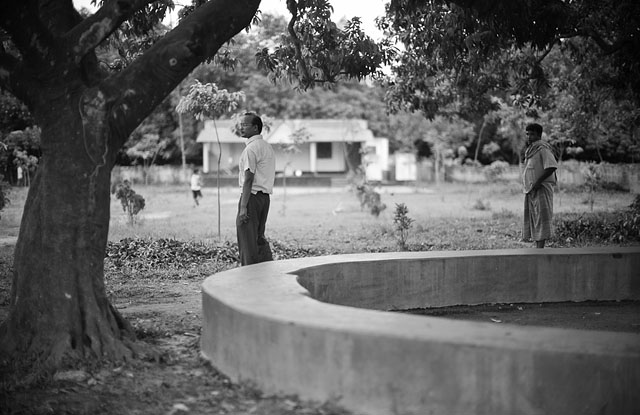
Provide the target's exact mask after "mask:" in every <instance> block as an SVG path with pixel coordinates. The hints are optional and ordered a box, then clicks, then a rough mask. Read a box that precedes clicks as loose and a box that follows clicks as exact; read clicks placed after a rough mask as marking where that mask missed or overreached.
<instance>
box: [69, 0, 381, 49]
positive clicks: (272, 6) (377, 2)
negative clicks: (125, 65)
mask: <svg viewBox="0 0 640 415" xmlns="http://www.w3.org/2000/svg"><path fill="white" fill-rule="evenodd" d="M330 2H331V5H332V6H333V21H334V22H339V21H340V20H341V19H342V18H347V19H350V18H352V17H354V16H357V17H360V20H361V21H362V28H363V30H364V31H365V33H366V34H368V35H369V36H371V37H372V38H373V39H374V40H380V38H381V37H382V34H381V33H380V31H378V30H377V29H376V27H375V18H376V17H379V16H382V15H383V14H384V5H385V3H386V2H388V0H331V1H330ZM73 3H74V5H75V6H76V7H77V8H80V7H86V8H87V9H89V10H91V11H94V10H95V7H94V6H92V5H91V1H90V0H73ZM175 3H176V10H174V16H172V17H173V22H176V21H177V10H178V9H179V8H180V5H181V4H185V3H187V1H184V0H183V1H180V0H176V1H175ZM260 10H262V12H263V13H266V12H269V13H271V14H280V15H284V16H289V12H288V11H287V6H286V0H262V2H261V3H260ZM171 23H172V21H171V17H169V18H168V19H167V20H165V24H168V25H171Z"/></svg>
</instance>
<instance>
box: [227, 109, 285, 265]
mask: <svg viewBox="0 0 640 415" xmlns="http://www.w3.org/2000/svg"><path fill="white" fill-rule="evenodd" d="M261 133H262V119H260V117H258V116H257V115H256V114H253V113H245V114H244V116H243V117H242V121H241V124H240V135H241V136H242V137H244V138H246V139H247V145H246V147H245V148H244V150H243V151H242V154H241V155H240V161H239V167H240V173H239V184H240V187H241V188H242V194H241V196H240V202H239V203H238V216H237V217H236V229H237V234H238V250H239V251H240V265H250V264H256V263H258V262H264V261H271V260H272V259H273V257H272V254H271V248H270V247H269V243H268V242H267V239H266V238H265V236H264V232H265V227H266V223H267V215H268V213H269V204H270V196H269V195H270V194H271V193H273V182H274V181H275V178H276V158H275V153H274V151H273V148H272V147H271V144H269V143H267V142H266V141H265V140H264V139H263V138H262V135H260V134H261Z"/></svg>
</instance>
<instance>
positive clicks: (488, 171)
mask: <svg viewBox="0 0 640 415" xmlns="http://www.w3.org/2000/svg"><path fill="white" fill-rule="evenodd" d="M508 167H509V163H507V162H506V161H502V160H496V161H494V162H493V163H491V164H490V165H488V166H486V167H484V168H483V170H484V175H485V177H486V178H487V179H489V180H491V181H496V180H498V179H500V177H501V176H502V175H503V174H504V172H505V171H507V168H508Z"/></svg>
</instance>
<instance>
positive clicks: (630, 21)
mask: <svg viewBox="0 0 640 415" xmlns="http://www.w3.org/2000/svg"><path fill="white" fill-rule="evenodd" d="M639 16H640V4H639V3H637V2H635V1H632V0H625V1H622V2H619V1H613V0H607V1H594V0H580V1H572V2H564V1H560V0H554V1H542V0H534V1H528V0H527V1H524V0H522V1H520V0H516V1H512V2H506V1H499V2H495V1H489V0H480V1H469V0H457V1H452V2H444V1H441V0H431V1H424V2H418V1H415V0H392V1H391V2H390V3H389V5H388V7H387V16H386V18H385V19H383V20H382V21H381V23H380V27H381V28H382V29H383V30H385V31H386V33H387V34H388V35H389V36H391V37H393V38H394V39H396V40H397V41H398V42H400V43H402V45H403V49H402V53H401V54H400V56H399V58H398V60H397V62H396V64H395V65H394V66H393V72H394V81H393V82H392V83H390V84H389V92H388V99H389V103H390V108H391V109H392V110H397V109H407V110H410V111H420V112H421V113H422V114H423V115H424V116H425V117H427V118H431V117H433V116H434V115H435V114H450V113H456V114H459V115H460V116H461V117H463V118H465V119H469V120H474V121H475V122H477V123H478V125H481V124H480V123H479V122H478V120H482V118H483V117H484V116H485V115H486V114H488V113H490V112H491V111H496V110H498V108H497V107H496V101H495V100H494V98H495V97H498V98H500V99H501V100H503V101H504V102H511V101H513V102H515V103H517V104H518V105H519V106H522V107H523V108H525V109H526V110H527V111H526V113H525V114H524V115H525V118H523V119H522V120H521V121H520V122H522V123H524V122H526V120H527V118H528V119H531V118H540V117H543V116H547V115H545V114H546V113H547V112H553V111H555V110H556V109H557V108H559V107H560V105H558V103H557V102H555V100H554V99H555V98H560V96H558V95H554V94H553V93H552V92H553V88H554V87H555V86H558V87H559V89H558V91H562V92H561V95H562V94H565V93H566V92H567V91H566V90H564V87H566V86H568V85H569V84H567V83H565V84H564V85H562V82H571V81H570V80H569V79H568V77H566V76H565V74H563V73H555V74H554V72H553V68H554V65H552V64H549V61H550V60H552V61H554V63H555V62H558V61H559V60H558V58H557V57H554V56H557V55H556V54H558V53H559V54H561V56H562V59H564V60H565V68H566V69H570V70H571V71H574V70H579V71H580V72H579V73H580V75H579V78H580V79H583V80H584V82H586V83H587V84H588V87H587V85H585V84H582V85H580V86H576V88H580V89H581V91H583V92H582V94H580V95H577V97H578V102H577V104H578V105H579V106H584V105H588V102H590V101H591V102H594V103H595V102H597V103H599V104H601V105H598V106H593V105H591V106H590V107H589V106H587V107H583V108H584V109H583V110H582V111H574V114H577V116H579V115H580V114H584V118H585V119H587V118H588V120H590V122H588V123H585V122H580V121H579V120H578V119H577V118H576V117H573V121H572V122H571V124H570V125H569V126H568V127H569V128H568V130H569V131H573V130H577V129H578V128H580V126H581V125H586V128H587V129H588V130H589V131H592V133H591V136H592V138H591V139H590V140H591V143H592V146H593V147H594V148H597V149H599V150H600V152H601V153H600V154H602V151H603V148H604V146H605V144H604V143H609V142H610V141H609V140H608V139H607V138H608V137H605V136H604V133H603V131H610V128H611V127H615V126H611V125H610V124H612V122H610V121H609V120H611V117H610V116H609V114H611V113H612V112H611V108H616V110H617V112H618V113H620V110H621V109H626V110H625V111H624V113H625V115H624V116H622V117H617V118H618V120H619V121H618V124H617V126H618V127H616V128H615V129H616V130H620V129H621V130H623V131H625V134H623V136H624V137H637V135H638V134H637V133H635V131H637V129H638V120H637V117H636V116H635V115H634V114H633V112H634V111H631V110H630V105H629V104H630V103H633V104H631V106H635V107H637V104H638V102H640V101H639V98H640V89H639V88H638V81H637V77H635V76H632V75H631V73H630V72H629V71H630V70H631V68H635V70H637V69H638V68H639V65H640V52H639V51H640V49H639V48H638V46H640V39H639V37H638V35H637V28H638V27H639V19H640V17H639ZM579 45H582V46H579ZM577 46H578V47H577ZM604 62H606V63H604ZM603 63H604V64H603ZM571 71H569V72H566V74H567V75H568V74H570V73H571ZM573 73H574V74H577V72H573ZM554 75H561V76H560V77H555V78H554ZM585 91H588V92H585ZM598 95H600V96H598ZM587 96H592V98H593V99H587ZM603 98H606V99H603ZM614 103H615V104H614ZM565 108H566V103H565ZM574 109H576V108H574ZM587 109H589V111H587ZM551 118H555V119H559V118H560V117H558V116H557V115H556V116H551ZM585 119H583V121H585ZM605 120H606V121H605ZM594 123H600V125H599V126H598V125H594ZM592 127H596V128H592ZM629 131H632V132H631V133H629ZM616 137H619V135H616ZM574 138H575V137H574ZM611 138H612V137H611ZM483 140H484V137H483ZM630 144H631V143H630ZM634 148H635V147H634ZM478 150H480V149H478ZM585 156H586V154H585ZM603 159H605V157H604V156H603Z"/></svg>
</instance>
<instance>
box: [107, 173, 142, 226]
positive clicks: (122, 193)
mask: <svg viewBox="0 0 640 415" xmlns="http://www.w3.org/2000/svg"><path fill="white" fill-rule="evenodd" d="M111 193H113V194H115V195H116V198H118V199H119V200H120V203H121V204H122V210H123V211H124V212H126V213H127V216H128V218H129V224H130V225H133V224H134V223H135V221H136V218H137V215H138V213H139V212H140V211H141V210H142V209H144V205H145V201H144V197H142V196H141V195H139V194H137V193H136V192H135V191H134V190H133V189H132V188H131V183H130V182H129V180H124V181H123V182H122V183H118V184H116V185H115V186H113V187H112V189H111Z"/></svg>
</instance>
